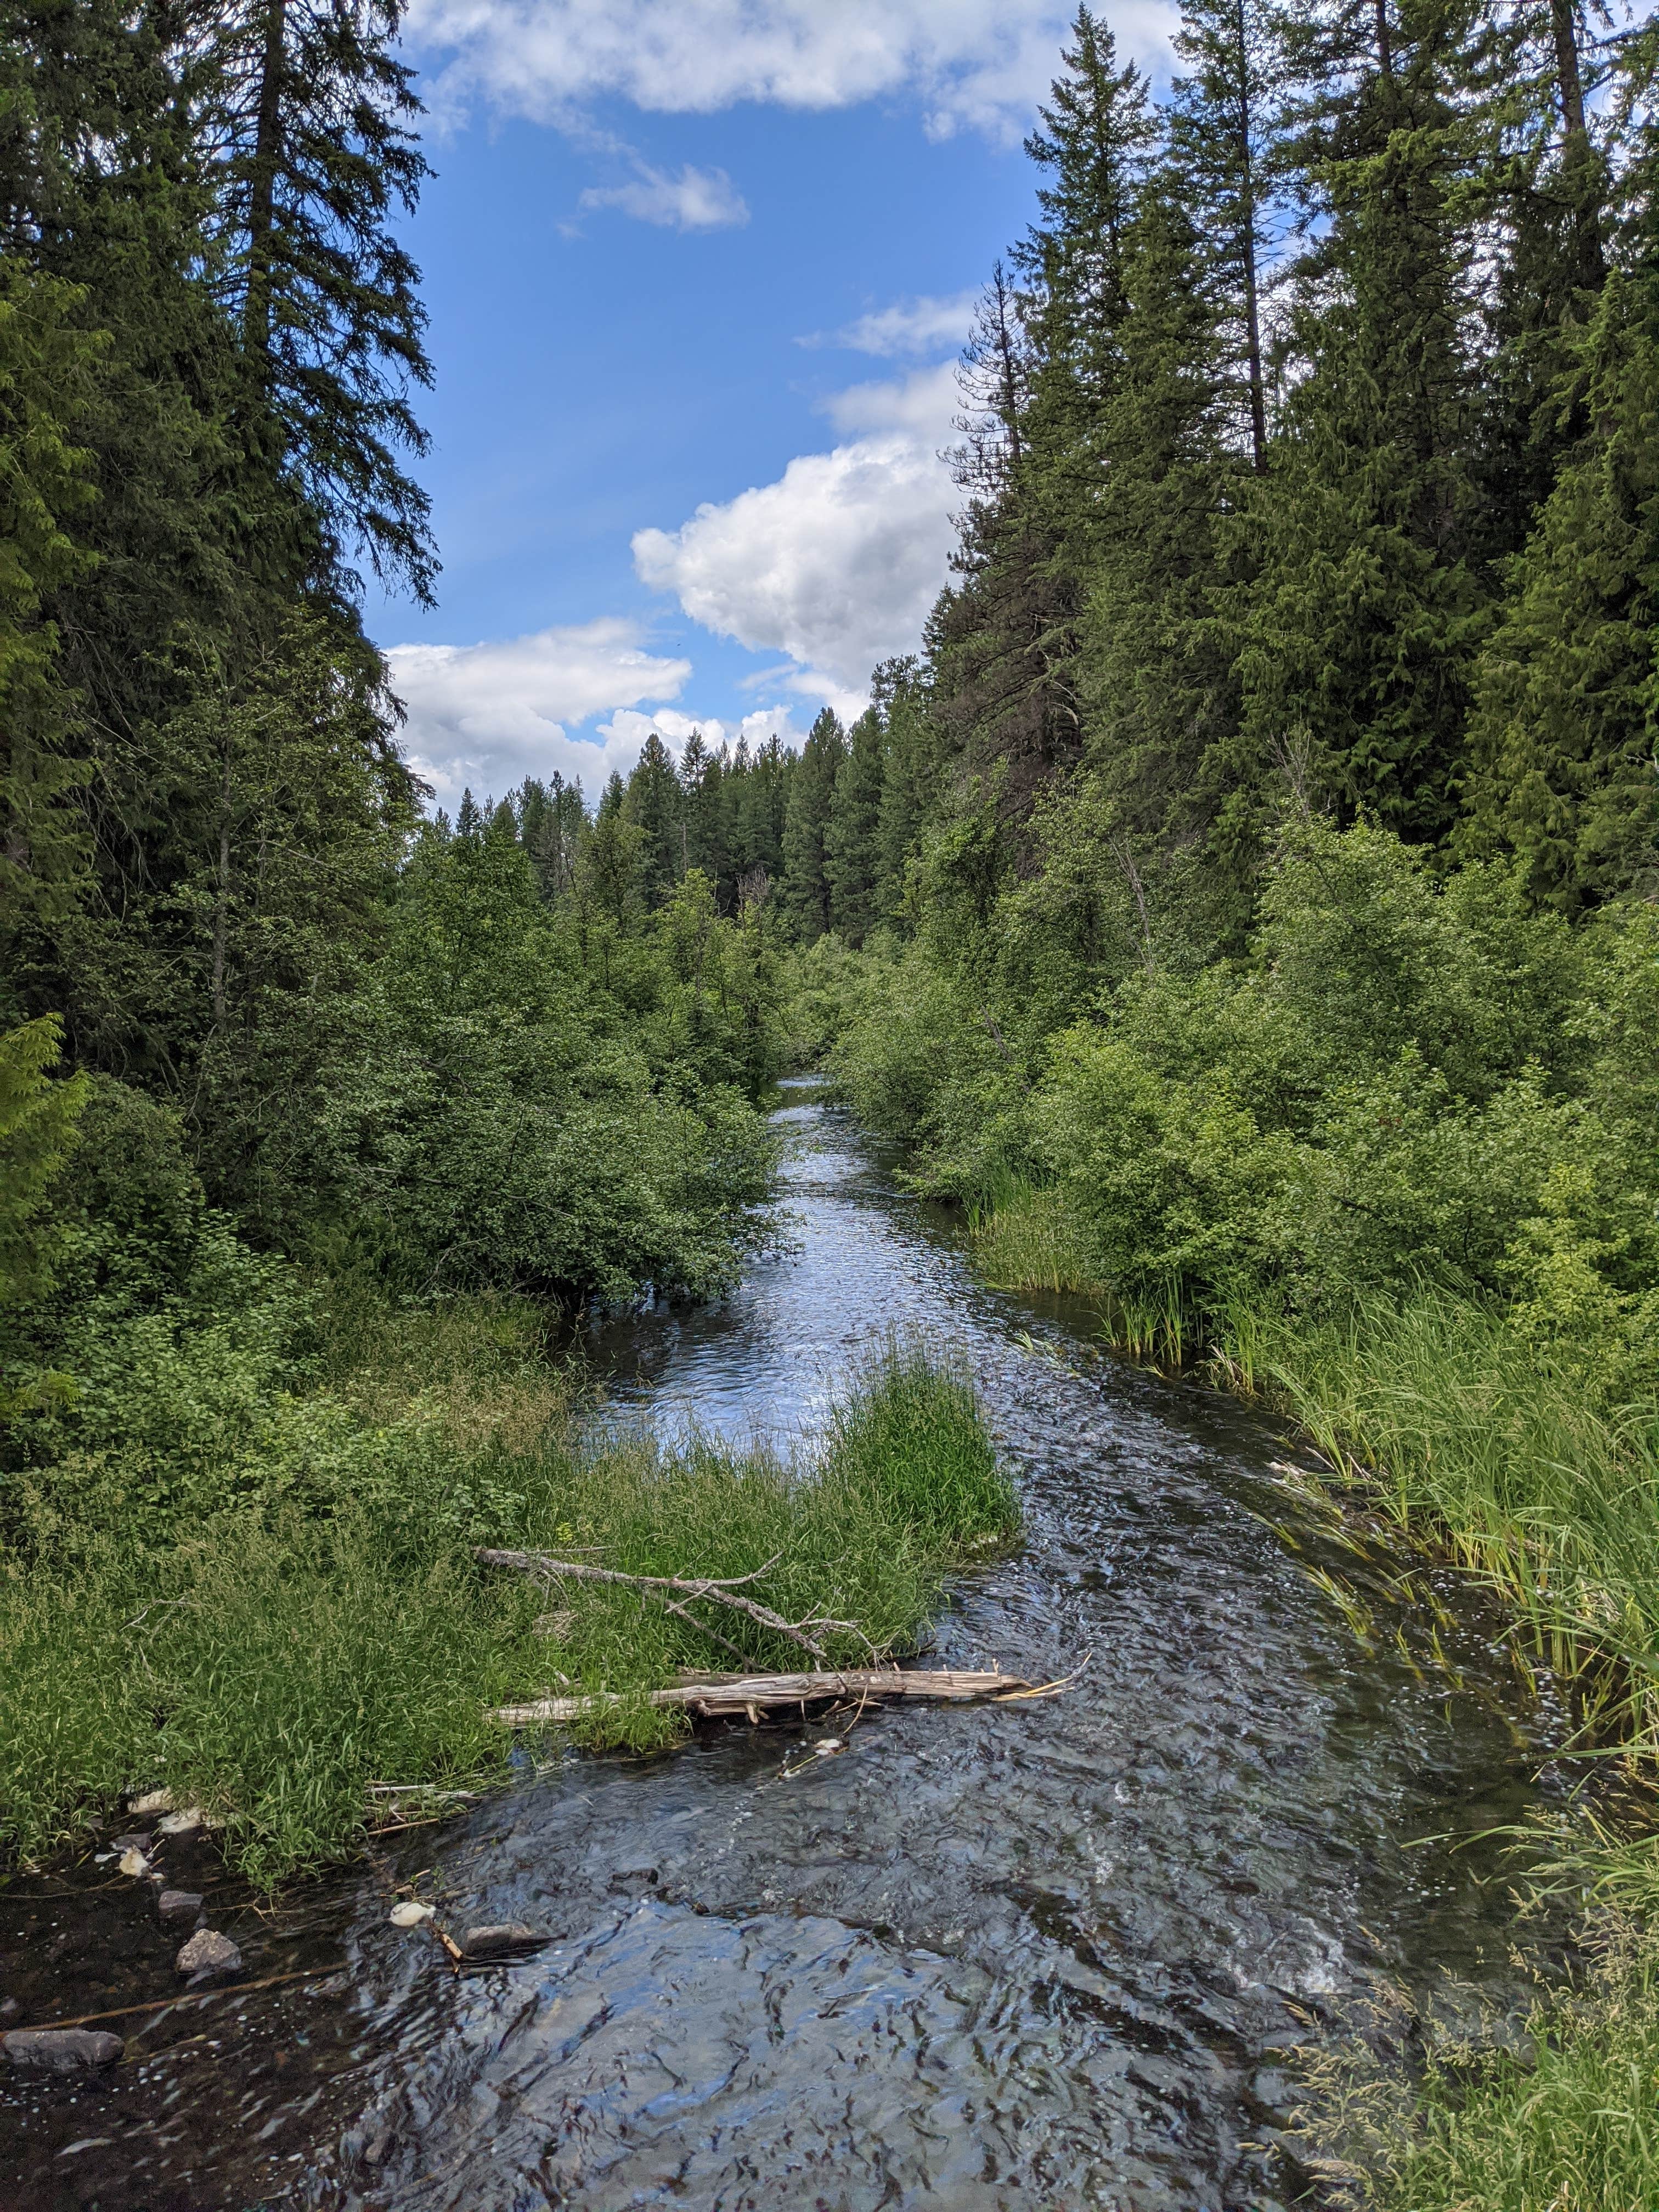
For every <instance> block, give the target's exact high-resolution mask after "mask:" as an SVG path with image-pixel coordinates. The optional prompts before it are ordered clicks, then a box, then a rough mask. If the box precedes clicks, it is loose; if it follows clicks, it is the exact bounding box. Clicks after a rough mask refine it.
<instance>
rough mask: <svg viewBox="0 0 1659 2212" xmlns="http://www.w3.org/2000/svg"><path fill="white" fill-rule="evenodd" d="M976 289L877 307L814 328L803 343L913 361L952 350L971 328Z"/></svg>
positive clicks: (976, 303)
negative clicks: (833, 326) (834, 325)
mask: <svg viewBox="0 0 1659 2212" xmlns="http://www.w3.org/2000/svg"><path fill="white" fill-rule="evenodd" d="M978 302H979V295H978V294H977V293H976V292H957V294H955V295H954V296H953V297H951V298H950V299H948V300H935V299H921V300H904V301H897V302H896V303H895V304H894V305H893V306H892V307H878V308H876V309H875V310H874V311H873V312H872V313H870V314H867V315H860V317H859V319H858V320H857V321H856V322H853V323H848V324H847V325H844V326H843V328H842V329H841V330H838V331H817V332H816V333H815V334H814V335H813V336H812V337H810V338H803V339H802V340H801V341H800V343H802V344H803V345H811V346H822V345H834V346H845V347H846V348H847V349H848V351H849V352H852V353H873V354H878V355H880V356H882V357H883V358H884V359H886V360H915V358H916V357H917V356H920V355H922V354H929V353H938V352H939V350H940V349H944V350H945V351H947V352H951V353H954V352H955V351H956V350H957V349H958V348H959V347H961V346H962V345H963V343H965V342H966V340H967V337H968V334H969V331H971V330H972V329H973V327H974V312H975V307H977V305H978Z"/></svg>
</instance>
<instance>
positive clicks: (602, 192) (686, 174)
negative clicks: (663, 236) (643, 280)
mask: <svg viewBox="0 0 1659 2212" xmlns="http://www.w3.org/2000/svg"><path fill="white" fill-rule="evenodd" d="M635 167H637V168H638V170H639V174H638V176H637V177H635V179H634V180H633V181H632V183H630V184H626V185H590V186H589V188H588V190H587V191H585V192H584V193H583V194H582V197H581V204H582V205H583V206H584V207H585V208H620V209H621V210H622V212H623V214H624V215H631V216H634V217H635V219H636V220H637V221H639V222H653V223H656V224H657V225H658V226H659V228H662V229H664V230H726V229H730V228H732V227H734V226H737V225H741V224H743V223H745V222H748V220H749V209H748V205H747V204H746V203H745V201H744V197H743V195H742V193H741V192H739V191H738V190H737V188H736V187H735V186H734V185H733V184H732V179H731V178H730V177H728V176H727V175H726V172H725V170H724V169H696V168H693V167H691V166H690V163H689V162H688V163H687V165H686V166H685V167H684V168H683V169H682V170H681V171H680V173H679V174H678V177H671V176H669V175H668V174H667V173H666V172H665V171H664V170H662V169H653V167H651V166H650V164H649V163H648V162H646V161H639V162H636V164H635Z"/></svg>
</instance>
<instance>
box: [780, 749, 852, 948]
mask: <svg viewBox="0 0 1659 2212" xmlns="http://www.w3.org/2000/svg"><path fill="white" fill-rule="evenodd" d="M846 757H847V733H846V732H845V731H844V730H843V729H842V726H841V724H840V722H839V721H837V720H836V716H835V714H834V712H833V710H832V709H831V708H828V707H826V708H824V709H823V712H822V713H821V714H819V715H818V716H817V720H815V721H814V722H813V724H812V726H811V730H810V731H809V732H808V733H807V738H806V743H805V744H804V745H803V746H802V747H801V752H800V758H799V761H798V762H797V763H796V766H795V770H794V774H793V776H792V777H791V779H790V784H789V799H788V805H787V808H786V810H785V813H784V817H783V872H784V887H783V892H782V903H783V908H784V911H785V914H786V915H787V918H788V920H789V922H790V924H791V926H792V927H793V929H794V931H795V933H796V935H797V936H798V937H799V939H801V941H802V943H803V944H805V945H810V944H811V942H812V940H813V939H814V938H817V937H822V936H823V933H824V932H825V930H827V929H828V928H829V926H830V921H831V918H832V912H833V895H832V890H831V884H830V878H829V871H828V867H827V866H826V845H825V841H826V839H827V838H828V836H829V826H830V820H831V817H832V815H833V813H834V811H835V805H836V787H837V785H838V782H839V780H840V776H841V771H842V763H844V762H845V760H846ZM849 790H850V786H849Z"/></svg>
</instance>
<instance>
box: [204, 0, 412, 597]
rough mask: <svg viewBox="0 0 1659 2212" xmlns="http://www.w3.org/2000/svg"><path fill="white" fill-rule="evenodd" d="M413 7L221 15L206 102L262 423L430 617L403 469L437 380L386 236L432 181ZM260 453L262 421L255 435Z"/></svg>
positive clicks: (306, 6)
mask: <svg viewBox="0 0 1659 2212" xmlns="http://www.w3.org/2000/svg"><path fill="white" fill-rule="evenodd" d="M402 13H403V8H402V0H237V4H235V5H234V6H233V7H230V8H228V9H223V10H222V12H219V13H217V14H216V15H214V16H213V17H212V18H211V21H210V31H209V35H208V40H207V71H206V77H207V82H206V88H205V97H206V100H207V101H208V103H209V106H210V124H209V128H210V131H211V132H212V134H213V137H214V138H215V141H216V173H215V178H214V183H215V191H216V211H215V217H214V222H213V225H212V228H213V230H214V232H215V234H216V242H217V246H218V254H219V261H220V264H221V266H222V270H223V271H224V291H225V295H226V298H227V301H228V304H229V305H230V306H231V307H232V309H233V311H234V314H235V316H236V319H237V322H238V325H239V327H240V337H241V343H242V348H243V352H244V356H245V359H246V364H247V368H248V373H249V376H250V378H251V382H252V392H253V393H254V395H255V399H256V403H257V407H258V410H260V414H261V415H264V414H266V413H268V414H269V416H270V417H272V418H273V419H274V422H275V423H276V426H277V427H278V430H279V435H280V439H281V451H280V453H279V454H278V456H277V459H278V460H279V463H280V465H282V466H283V467H284V468H286V469H289V470H292V471H294V472H295V475H296V477H297V478H298V480H299V482H300V483H301V485H302V486H303V488H304V490H305V493H306V495H307V499H308V500H309V501H310V503H311V505H312V507H313V510H314V511H315V513H317V514H318V515H319V517H320V518H321V519H322V520H323V521H324V524H325V527H326V528H327V529H328V531H329V532H330V535H331V538H332V540H333V541H334V542H335V544H338V545H340V546H341V547H343V548H349V547H353V546H361V547H362V549H363V550H365V551H366V552H367V554H368V558H369V561H370V562H371V563H372V564H373V567H374V571H375V574H377V575H378V576H380V577H381V578H382V579H383V580H386V581H388V582H398V581H401V582H404V583H406V584H407V585H409V586H410V588H411V589H412V590H413V591H414V592H415V594H416V597H417V598H418V599H422V601H426V602H429V601H430V599H431V592H432V583H433V579H434V576H435V573H436V558H435V553H434V550H433V547H432V541H431V536H430V532H429V529H428V513H429V509H430V501H429V500H428V496H427V495H426V493H425V492H424V491H422V489H421V488H420V487H419V485H417V484H416V483H415V482H414V481H413V479H412V478H411V477H410V476H409V475H408V474H407V472H406V471H405V470H404V465H403V464H402V461H401V460H400V459H399V454H400V453H410V454H414V455H416V456H418V455H420V454H422V453H424V452H425V451H426V446H427V440H426V435H425V433H424V432H423V431H422V428H421V427H420V425H419V423H418V422H417V421H416V416H415V414H414V410H413V408H412V406H411V404H410V387H411V386H418V385H428V384H430V382H431V380H432V371H431V367H430V364H429V362H428V360H427V356H426V351H425V347H424V343H423V339H422V331H423V330H424V327H425V323H426V314H425V310H424V309H423V308H422V306H421V303H420V301H419V298H418V296H417V294H416V283H417V282H418V272H417V271H416V268H415V265H414V263H413V262H412V261H411V260H410V257H409V255H408V253H407V252H405V250H404V247H403V246H401V245H399V243H398V240H397V239H396V237H395V236H394V235H393V234H392V230H391V228H390V227H389V226H390V222H391V221H392V216H393V214H394V211H395V210H398V209H399V208H401V209H402V210H404V212H405V213H410V212H412V211H413V209H414V207H415V204H416V198H417V197H418V195H419V191H420V188H421V185H422V181H423V180H424V179H425V178H426V177H427V175H428V173H429V172H428V166H427V162H426V160H425V157H424V156H423V155H422V153H421V152H420V149H419V148H418V146H417V145H416V143H415V141H414V138H413V136H412V133H411V130H410V125H411V123H412V122H413V120H414V118H416V116H417V115H418V114H419V113H420V112H421V106H420V101H419V100H418V99H417V98H416V94H415V92H414V89H413V80H414V75H415V72H414V70H412V69H411V68H410V65H409V64H406V63H404V62H402V61H399V60H398V59H397V58H396V57H395V55H394V52H393V51H392V49H393V46H394V43H395V40H396V38H397V33H398V25H399V21H400V19H401V16H402ZM250 435H253V436H254V437H255V438H258V435H259V433H258V419H257V418H256V419H255V421H253V422H251V424H250Z"/></svg>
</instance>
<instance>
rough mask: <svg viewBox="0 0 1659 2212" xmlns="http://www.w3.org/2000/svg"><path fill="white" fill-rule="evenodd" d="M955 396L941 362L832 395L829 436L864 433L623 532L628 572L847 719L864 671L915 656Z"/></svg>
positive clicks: (942, 563)
mask: <svg viewBox="0 0 1659 2212" xmlns="http://www.w3.org/2000/svg"><path fill="white" fill-rule="evenodd" d="M955 393H956V387H955V380H954V376H953V374H952V372H951V369H950V368H949V366H948V365H946V366H945V367H943V368H935V369H924V370H921V371H918V372H917V373H916V374H915V375H913V376H910V377H908V378H905V379H903V380H901V381H899V382H896V383H890V384H870V385H860V386H857V387H855V389H854V392H843V393H842V394H840V395H839V396H838V398H836V400H835V401H833V402H832V403H830V410H831V413H832V416H833V419H834V420H835V422H836V426H837V428H842V429H848V430H854V431H857V430H862V431H865V432H866V433H867V434H868V435H862V436H854V437H853V438H851V439H849V440H848V442H846V443H845V444H842V445H838V446H836V447H835V448H834V449H833V450H832V451H831V452H829V453H805V454H800V455H798V456H797V458H796V459H794V460H793V461H791V462H790V464H789V465H788V467H787V469H786V470H785V471H784V472H783V474H782V476H781V477H779V478H778V479H777V480H776V481H775V483H769V484H762V485H758V486H756V487H753V488H751V489H750V490H748V491H744V492H741V493H739V495H738V497H737V498H736V499H733V500H728V501H725V502H724V503H723V504H720V505H716V504H713V503H710V504H707V505H704V506H702V507H699V508H698V509H697V511H696V513H695V514H694V515H693V516H692V517H691V518H690V520H689V521H687V522H684V523H683V524H682V525H681V526H680V527H679V528H678V530H673V531H667V530H641V531H639V532H636V533H635V538H634V565H635V569H636V570H637V571H638V574H639V575H640V576H641V580H643V581H644V582H646V583H647V584H650V585H652V586H654V587H655V588H656V589H657V590H659V591H665V592H673V593H674V594H675V596H676V598H677V599H678V601H679V603H680V605H681V607H682V608H683V609H684V611H685V612H686V613H687V614H688V615H690V617H691V618H692V619H693V621H695V622H699V623H702V624H703V626H704V627H705V628H706V629H712V630H714V631H715V632H717V633H718V634H719V635H720V636H722V637H730V638H735V639H736V640H737V641H738V643H739V644H740V645H744V646H747V647H749V648H750V651H751V652H762V653H787V655H788V656H789V659H790V661H791V663H792V664H793V671H792V673H791V675H790V676H789V678H787V679H786V680H787V686H788V688H789V689H791V690H794V691H795V692H797V693H798V694H801V695H804V696H807V697H813V698H819V699H824V700H827V701H828V702H829V703H830V704H832V705H834V706H836V708H837V711H838V712H844V711H847V710H848V709H851V710H854V711H856V709H857V708H858V706H859V705H860V703H861V702H862V700H863V698H864V696H866V694H865V687H866V684H867V683H868V679H869V676H870V671H871V670H872V668H873V667H874V666H875V665H876V663H877V662H878V661H880V660H884V659H888V658H889V657H890V655H892V654H894V653H908V652H913V651H914V650H915V647H916V645H917V643H918V642H919V641H920V638H921V627H922V623H923V622H924V621H925V619H926V617H927V611H928V609H929V608H930V607H931V605H933V599H934V598H935V596H936V595H937V593H938V592H939V586H941V584H943V583H944V581H945V577H946V574H947V573H948V564H949V559H950V553H951V545H952V544H953V542H954V532H953V528H952V525H951V512H952V508H953V507H954V505H955V500H956V487H955V486H954V484H953V483H952V482H951V475H950V471H949V470H948V469H947V468H946V467H945V465H944V463H943V462H942V461H941V460H940V459H939V452H938V448H939V446H940V445H941V444H942V443H943V442H944V441H945V439H946V438H947V437H948V436H949V435H950V422H951V412H952V410H953V408H954V404H955Z"/></svg>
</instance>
